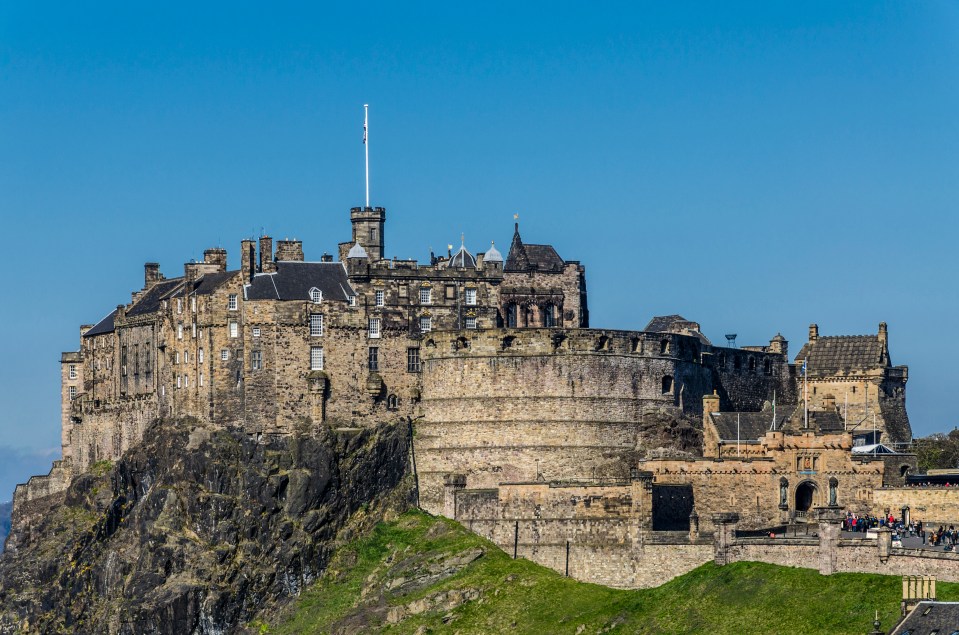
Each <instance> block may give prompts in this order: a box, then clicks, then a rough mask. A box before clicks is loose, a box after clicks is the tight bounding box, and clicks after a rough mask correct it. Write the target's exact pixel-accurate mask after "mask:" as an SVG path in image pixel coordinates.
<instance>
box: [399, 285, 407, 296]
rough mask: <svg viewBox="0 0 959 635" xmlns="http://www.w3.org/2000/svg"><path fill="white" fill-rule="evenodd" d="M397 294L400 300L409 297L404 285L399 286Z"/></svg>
mask: <svg viewBox="0 0 959 635" xmlns="http://www.w3.org/2000/svg"><path fill="white" fill-rule="evenodd" d="M399 293H400V297H401V298H406V297H408V296H409V290H408V287H407V286H406V285H405V284H401V285H400V288H399Z"/></svg>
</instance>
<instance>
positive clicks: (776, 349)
mask: <svg viewBox="0 0 959 635" xmlns="http://www.w3.org/2000/svg"><path fill="white" fill-rule="evenodd" d="M769 352H770V353H778V354H780V355H786V356H788V355H789V342H788V341H786V338H785V337H783V335H782V333H776V335H775V337H773V338H772V339H771V340H769Z"/></svg>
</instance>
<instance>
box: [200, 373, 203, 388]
mask: <svg viewBox="0 0 959 635" xmlns="http://www.w3.org/2000/svg"><path fill="white" fill-rule="evenodd" d="M200 386H201V387H202V386H203V373H200Z"/></svg>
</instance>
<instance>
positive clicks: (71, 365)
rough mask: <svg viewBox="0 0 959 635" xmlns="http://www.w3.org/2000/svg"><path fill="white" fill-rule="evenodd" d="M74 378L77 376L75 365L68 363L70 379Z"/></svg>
mask: <svg viewBox="0 0 959 635" xmlns="http://www.w3.org/2000/svg"><path fill="white" fill-rule="evenodd" d="M76 378H77V365H76V364H70V379H76Z"/></svg>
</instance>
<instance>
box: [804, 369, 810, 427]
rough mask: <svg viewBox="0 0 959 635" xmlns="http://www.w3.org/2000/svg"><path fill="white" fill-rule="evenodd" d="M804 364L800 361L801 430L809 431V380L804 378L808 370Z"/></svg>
mask: <svg viewBox="0 0 959 635" xmlns="http://www.w3.org/2000/svg"><path fill="white" fill-rule="evenodd" d="M806 362H807V360H805V359H804V360H802V392H803V429H809V380H808V379H807V378H806V375H807V374H808V373H809V370H808V366H807V365H806Z"/></svg>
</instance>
